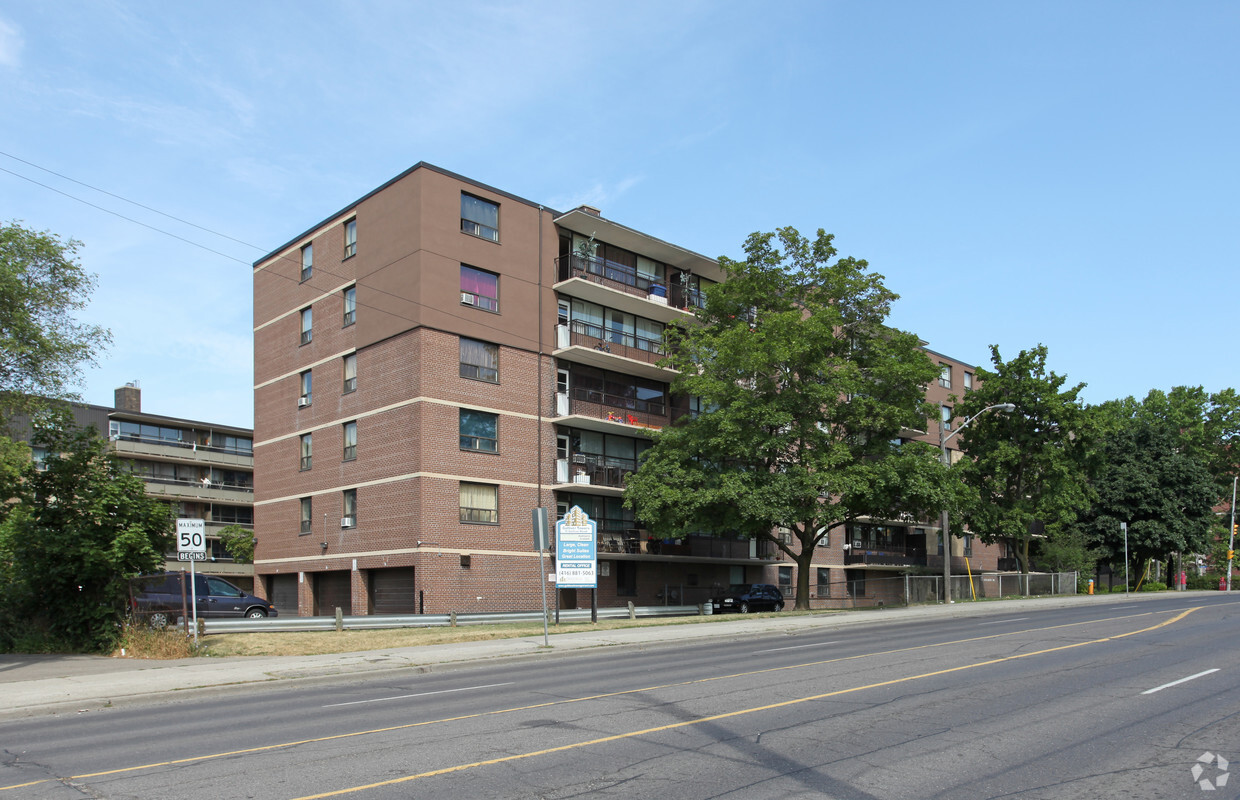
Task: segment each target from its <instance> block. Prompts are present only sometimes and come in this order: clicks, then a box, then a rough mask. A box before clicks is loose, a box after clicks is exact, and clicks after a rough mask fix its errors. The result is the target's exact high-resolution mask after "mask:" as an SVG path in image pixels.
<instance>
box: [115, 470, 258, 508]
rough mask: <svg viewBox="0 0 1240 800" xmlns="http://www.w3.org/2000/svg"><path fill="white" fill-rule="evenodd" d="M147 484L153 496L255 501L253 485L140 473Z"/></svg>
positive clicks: (242, 501)
mask: <svg viewBox="0 0 1240 800" xmlns="http://www.w3.org/2000/svg"><path fill="white" fill-rule="evenodd" d="M138 477H139V478H142V481H143V483H145V484H146V493H147V494H148V495H151V496H153V497H163V498H167V499H170V500H171V499H178V500H198V501H218V502H222V503H232V504H238V503H252V502H253V501H254V487H253V486H238V485H234V484H226V483H203V482H202V481H184V480H176V479H173V478H152V477H147V476H145V475H138Z"/></svg>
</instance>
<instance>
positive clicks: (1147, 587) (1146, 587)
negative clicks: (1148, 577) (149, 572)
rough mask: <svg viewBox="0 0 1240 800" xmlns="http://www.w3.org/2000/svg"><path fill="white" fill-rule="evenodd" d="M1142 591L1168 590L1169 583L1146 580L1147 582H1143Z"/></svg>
mask: <svg viewBox="0 0 1240 800" xmlns="http://www.w3.org/2000/svg"><path fill="white" fill-rule="evenodd" d="M1141 591H1143V592H1165V591H1167V584H1165V583H1160V582H1159V581H1146V582H1145V583H1143V584H1141Z"/></svg>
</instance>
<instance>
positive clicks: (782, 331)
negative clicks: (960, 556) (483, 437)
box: [625, 228, 951, 608]
mask: <svg viewBox="0 0 1240 800" xmlns="http://www.w3.org/2000/svg"><path fill="white" fill-rule="evenodd" d="M744 249H745V253H746V258H745V259H744V260H743V261H733V260H731V259H728V258H721V259H720V266H721V267H722V268H723V271H724V272H725V274H726V276H727V280H725V281H724V282H722V283H719V284H717V285H713V286H710V287H708V289H707V290H706V303H705V308H704V309H700V310H699V311H698V312H697V314H696V315H695V318H694V319H692V320H690V321H687V322H686V323H684V324H680V325H676V326H672V327H670V328H669V330H668V332H667V344H668V350H669V353H670V355H669V356H668V358H667V359H666V362H665V363H666V364H667V365H668V366H671V367H673V368H675V369H676V370H678V374H677V376H676V378H675V379H674V380H673V382H672V387H671V389H672V392H673V393H675V394H678V395H684V396H689V397H693V398H696V399H697V402H698V404H699V408H700V409H701V413H698V414H696V415H691V416H686V417H683V418H681V419H680V420H679V421H678V422H677V423H676V424H673V425H672V426H670V427H669V428H668V429H666V430H664V431H662V432H660V433H658V434H657V435H656V436H655V438H654V444H653V446H652V447H651V448H650V449H649V450H648V451H647V452H646V453H645V456H644V458H643V461H642V464H641V466H640V468H639V469H638V471H637V472H636V473H634V474H633V475H630V476H629V478H628V481H627V489H626V492H625V502H626V504H627V505H629V507H631V508H633V509H634V510H635V512H636V516H637V518H638V519H640V520H642V521H643V522H644V523H645V524H646V525H647V526H648V527H649V528H650V529H651V530H652V531H654V532H655V533H656V534H658V535H660V536H664V537H679V536H683V535H685V534H687V533H690V532H708V533H714V534H716V535H740V536H744V537H749V538H753V539H757V540H762V541H768V542H772V543H774V545H775V546H777V547H779V548H780V549H781V550H783V551H784V552H785V553H786V554H787V555H788V557H789V558H790V559H792V560H793V561H794V562H795V563H796V564H797V567H798V569H797V589H796V603H797V607H798V608H806V607H808V603H809V584H810V572H811V569H810V565H811V564H812V562H813V557H814V551H815V548H816V547H817V546H818V544H819V543H820V542H821V541H822V540H823V538H824V537H825V536H827V535H828V534H829V532H830V531H831V530H832V529H835V528H839V527H840V526H842V525H845V524H847V523H848V522H850V521H853V520H856V519H858V518H861V517H864V516H874V517H890V516H891V515H894V514H896V513H898V512H903V513H912V514H914V515H917V516H921V515H924V514H925V513H927V512H929V511H931V510H937V509H938V508H939V507H940V506H941V505H942V504H943V503H944V502H948V500H949V498H948V496H947V495H948V492H950V491H951V489H950V488H949V486H950V484H949V482H948V481H946V480H945V478H946V475H945V472H946V470H945V469H944V468H943V467H942V466H941V465H940V464H939V461H938V457H937V451H936V450H935V449H934V448H933V447H930V446H928V445H924V444H922V443H918V442H911V443H907V444H904V445H902V446H901V445H900V444H898V443H895V442H894V441H893V440H897V439H898V437H899V436H900V434H901V431H903V430H906V429H924V427H925V424H926V419H927V415H928V414H929V413H931V411H930V409H929V407H928V406H927V405H926V403H925V400H924V393H925V387H926V385H927V384H928V383H929V382H930V381H931V380H933V379H934V378H935V376H936V375H937V374H938V368H937V367H936V366H935V365H934V363H933V362H932V361H931V360H930V359H929V358H928V357H927V356H926V354H925V353H924V352H923V351H922V350H920V349H919V341H918V339H917V337H916V336H915V335H913V334H911V333H905V332H903V331H898V330H893V329H892V328H889V327H887V326H886V325H885V321H886V318H887V316H888V313H889V311H890V307H891V303H892V302H893V301H894V300H895V299H896V297H897V296H896V295H895V294H894V293H893V292H891V291H890V290H889V289H887V287H886V286H884V285H883V279H882V276H881V275H878V274H876V273H874V272H870V271H869V270H868V265H867V264H866V262H865V261H862V260H859V259H854V258H840V257H837V252H836V249H835V247H834V246H833V244H832V237H831V236H829V235H827V234H826V233H825V232H823V231H822V230H819V231H818V235H817V236H816V237H815V238H814V239H812V240H810V239H807V238H805V237H803V236H801V234H800V233H798V232H797V231H796V230H795V229H793V228H782V229H780V230H778V231H776V232H774V233H755V234H753V235H751V236H750V237H749V238H748V239H747V240H746V242H745V246H744ZM777 526H782V527H784V528H787V529H788V530H790V531H791V533H792V538H793V542H791V543H787V542H784V541H783V540H782V539H781V538H780V537H778V536H775V535H774V532H775V529H776V527H777Z"/></svg>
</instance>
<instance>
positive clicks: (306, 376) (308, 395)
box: [297, 370, 314, 408]
mask: <svg viewBox="0 0 1240 800" xmlns="http://www.w3.org/2000/svg"><path fill="white" fill-rule="evenodd" d="M313 386H314V378H313V375H312V374H311V371H310V370H306V371H305V372H303V373H301V395H300V396H299V397H298V398H297V406H298V407H299V408H300V407H301V406H308V405H310V401H311V399H312V398H313Z"/></svg>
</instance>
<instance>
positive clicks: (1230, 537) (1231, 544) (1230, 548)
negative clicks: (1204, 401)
mask: <svg viewBox="0 0 1240 800" xmlns="http://www.w3.org/2000/svg"><path fill="white" fill-rule="evenodd" d="M1237 480H1240V476H1236V477H1234V478H1232V479H1231V523H1230V527H1231V531H1230V532H1229V533H1228V534H1227V591H1229V592H1230V591H1231V557H1232V555H1233V554H1234V553H1235V549H1236V481H1237ZM190 566H193V565H192V564H191V565H190Z"/></svg>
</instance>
